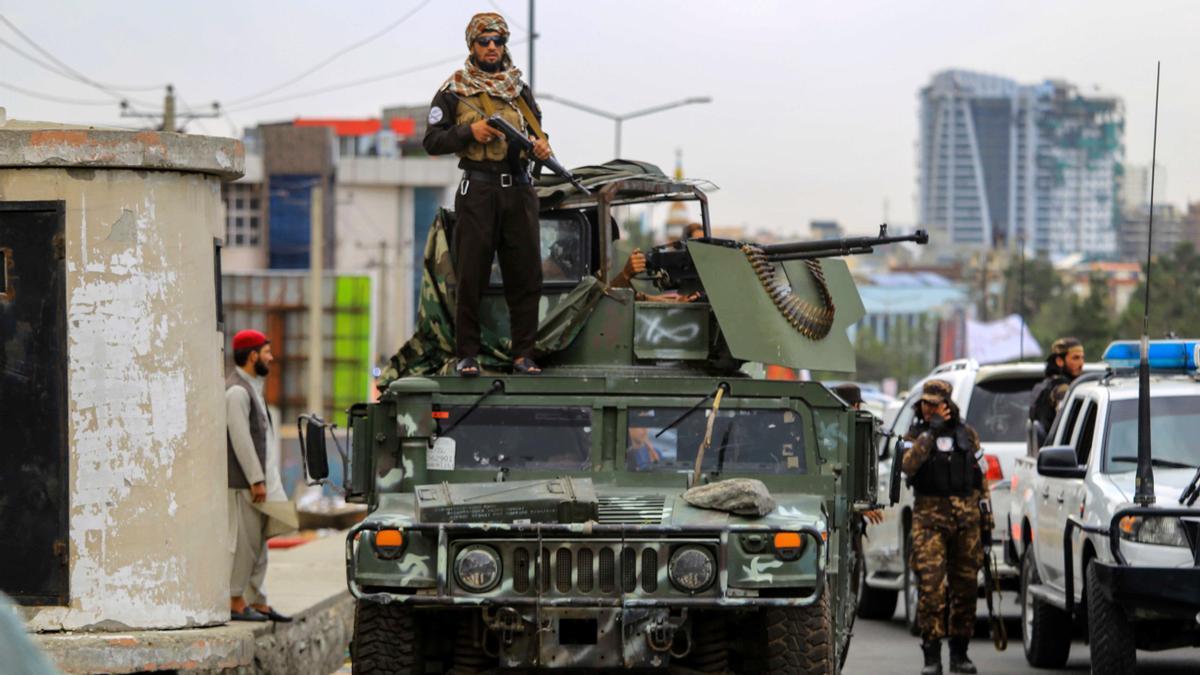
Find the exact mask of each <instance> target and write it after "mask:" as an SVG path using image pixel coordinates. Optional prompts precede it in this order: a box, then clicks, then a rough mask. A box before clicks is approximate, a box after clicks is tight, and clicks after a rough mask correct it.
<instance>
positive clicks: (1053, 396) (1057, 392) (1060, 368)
mask: <svg viewBox="0 0 1200 675" xmlns="http://www.w3.org/2000/svg"><path fill="white" fill-rule="evenodd" d="M1082 372H1083V344H1082V343H1080V342H1079V340H1076V339H1075V338H1073V337H1065V338H1059V339H1057V340H1055V341H1054V344H1053V345H1051V346H1050V355H1049V356H1047V357H1046V379H1044V380H1042V381H1041V382H1039V383H1038V385H1037V386H1036V387H1034V388H1033V405H1031V406H1030V407H1029V419H1030V420H1032V421H1034V422H1037V423H1039V424H1041V427H1042V428H1041V429H1040V434H1041V435H1042V436H1045V434H1046V432H1048V431H1050V425H1051V424H1053V423H1054V416H1055V415H1056V414H1057V413H1058V406H1059V404H1061V403H1062V401H1063V399H1064V398H1066V396H1067V390H1068V389H1070V387H1071V383H1072V382H1074V381H1075V378H1077V377H1079V374H1080V373H1082ZM1038 440H1039V441H1040V440H1041V439H1040V438H1039V439H1038Z"/></svg>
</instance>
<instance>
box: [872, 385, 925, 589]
mask: <svg viewBox="0 0 1200 675" xmlns="http://www.w3.org/2000/svg"><path fill="white" fill-rule="evenodd" d="M918 398H920V390H919V389H918V390H916V392H915V393H914V394H913V395H912V396H910V397H909V398H908V400H907V401H905V402H904V407H902V408H901V409H900V410H899V411H898V412H897V413H896V417H895V419H894V420H892V425H891V426H890V427H889V428H888V434H887V435H886V436H884V437H883V438H882V439H881V440H880V443H879V493H878V494H879V501H880V502H881V503H882V504H884V505H885V506H888V508H886V509H884V511H883V518H884V520H883V522H882V523H880V524H878V525H868V526H867V543H866V549H867V559H868V563H867V564H868V568H869V570H870V572H871V573H872V574H877V573H880V572H893V573H896V574H899V573H901V572H903V570H904V561H903V559H902V555H903V542H904V519H903V518H901V517H900V515H901V514H902V513H903V512H904V510H905V509H906V508H910V507H911V505H912V490H911V489H910V488H909V487H908V484H907V483H906V482H905V481H904V478H903V476H901V477H900V480H901V483H900V500H899V501H898V502H897V503H896V505H895V506H890V501H891V500H890V498H889V495H888V492H889V490H890V489H891V479H892V463H893V462H895V461H896V448H897V447H898V446H899V444H900V442H901V440H902V439H901V438H900V437H901V436H902V435H904V434H905V433H907V432H908V428H909V427H910V426H912V419H913V408H912V406H913V404H914V403H915V402H916V401H917V399H918Z"/></svg>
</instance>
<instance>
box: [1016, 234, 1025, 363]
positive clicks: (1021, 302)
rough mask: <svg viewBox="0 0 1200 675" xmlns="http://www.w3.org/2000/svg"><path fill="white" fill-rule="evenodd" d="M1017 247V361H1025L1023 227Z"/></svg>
mask: <svg viewBox="0 0 1200 675" xmlns="http://www.w3.org/2000/svg"><path fill="white" fill-rule="evenodd" d="M1017 245H1018V246H1020V247H1021V271H1020V274H1021V282H1020V292H1019V296H1018V297H1019V299H1018V300H1017V310H1018V311H1019V312H1020V313H1021V333H1020V334H1019V335H1018V336H1017V341H1018V343H1019V344H1020V347H1019V348H1018V349H1020V354H1021V355H1020V356H1019V357H1018V359H1019V360H1021V361H1024V360H1025V226H1024V225H1022V226H1021V235H1020V237H1019V238H1018V239H1017Z"/></svg>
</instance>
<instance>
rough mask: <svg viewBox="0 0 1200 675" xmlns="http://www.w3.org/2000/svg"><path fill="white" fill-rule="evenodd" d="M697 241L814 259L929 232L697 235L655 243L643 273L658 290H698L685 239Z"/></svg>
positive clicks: (921, 239)
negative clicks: (755, 240) (746, 237)
mask: <svg viewBox="0 0 1200 675" xmlns="http://www.w3.org/2000/svg"><path fill="white" fill-rule="evenodd" d="M691 241H698V242H702V243H705V244H715V245H717V246H726V247H728V248H736V249H742V248H743V247H744V246H750V247H752V248H753V249H756V250H757V251H759V252H761V259H762V260H764V261H765V262H768V263H776V262H784V261H786V260H816V259H819V258H840V257H842V256H847V255H863V254H866V253H872V252H874V250H875V247H876V246H884V245H887V244H898V243H900V242H905V241H911V242H913V243H916V244H922V245H924V244H927V243H929V233H928V232H926V231H925V230H917V231H916V232H913V233H912V234H904V235H900V236H895V237H890V236H888V233H887V223H884V224H883V225H880V226H879V235H878V236H875V237H846V238H844V239H819V240H817V241H793V242H787V243H784V244H766V245H762V246H759V245H755V244H750V243H748V242H741V241H735V240H733V239H714V238H709V237H704V238H700V239H690V240H679V241H674V242H671V243H669V244H662V245H660V246H655V247H654V248H652V249H650V250H649V251H647V252H646V274H647V275H648V276H649V277H650V279H651V280H653V282H654V284H655V286H657V287H658V288H660V289H662V290H664V291H665V290H676V289H679V290H681V291H685V292H690V291H696V290H701V287H700V276H699V274H698V273H697V271H696V265H695V263H694V262H693V261H692V255H691V253H689V252H688V250H687V247H688V243H689V242H691Z"/></svg>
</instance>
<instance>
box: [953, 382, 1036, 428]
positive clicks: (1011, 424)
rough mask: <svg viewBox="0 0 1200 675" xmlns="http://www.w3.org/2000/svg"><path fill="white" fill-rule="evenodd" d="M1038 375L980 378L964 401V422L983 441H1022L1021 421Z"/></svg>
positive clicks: (1023, 424) (1031, 400) (1027, 413)
mask: <svg viewBox="0 0 1200 675" xmlns="http://www.w3.org/2000/svg"><path fill="white" fill-rule="evenodd" d="M1039 381H1040V378H1024V377H1022V378H1012V379H1009V378H1005V379H1002V380H984V381H983V382H979V383H977V384H976V385H975V389H974V391H972V392H971V400H970V402H969V403H968V404H967V424H970V425H971V426H972V427H973V428H974V429H975V431H976V432H978V433H979V440H980V441H981V442H983V443H1024V442H1025V423H1026V421H1027V420H1028V419H1029V406H1030V405H1031V404H1032V403H1033V388H1034V386H1036V385H1037V383H1038V382H1039Z"/></svg>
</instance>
